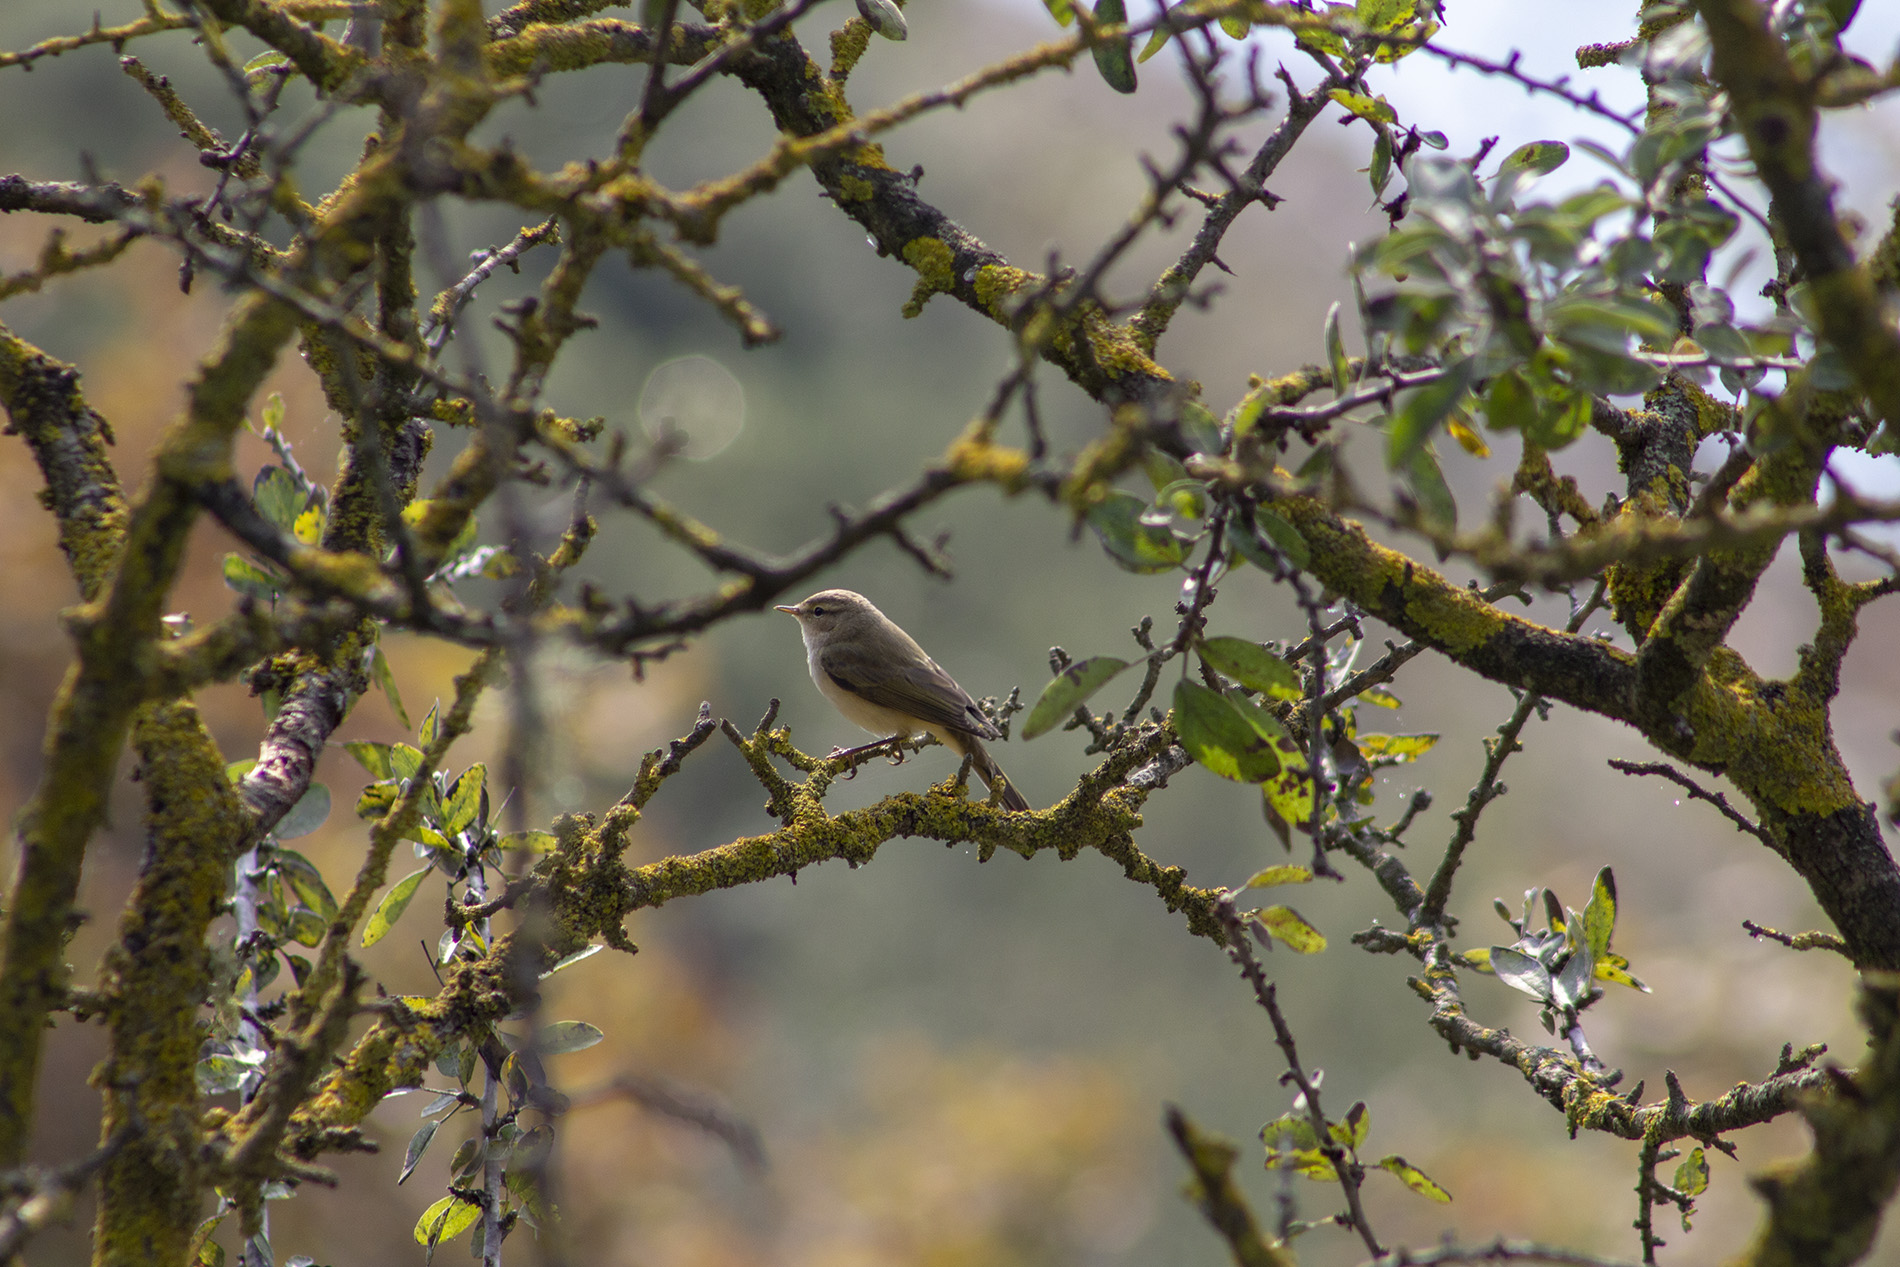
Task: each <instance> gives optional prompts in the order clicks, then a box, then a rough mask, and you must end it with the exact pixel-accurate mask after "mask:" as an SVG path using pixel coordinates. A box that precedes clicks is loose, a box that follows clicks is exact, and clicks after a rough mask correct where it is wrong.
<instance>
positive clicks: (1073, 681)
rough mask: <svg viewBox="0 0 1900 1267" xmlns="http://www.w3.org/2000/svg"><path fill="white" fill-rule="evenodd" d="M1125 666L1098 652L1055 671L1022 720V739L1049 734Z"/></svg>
mask: <svg viewBox="0 0 1900 1267" xmlns="http://www.w3.org/2000/svg"><path fill="white" fill-rule="evenodd" d="M1127 667H1128V661H1126V660H1122V659H1119V658H1117V657H1115V656H1112V655H1098V656H1090V657H1089V658H1088V659H1086V660H1078V661H1077V662H1076V663H1074V664H1071V665H1070V666H1069V667H1068V668H1066V669H1064V670H1062V672H1060V673H1058V674H1056V675H1055V677H1053V678H1051V679H1050V680H1049V685H1047V686H1045V687H1043V688H1042V694H1041V695H1038V696H1037V697H1036V702H1035V704H1034V705H1033V706H1032V707H1031V708H1030V710H1029V716H1028V717H1026V718H1024V719H1023V738H1024V739H1025V740H1029V739H1034V738H1036V737H1037V736H1038V735H1045V734H1048V733H1049V732H1050V731H1051V730H1053V729H1055V728H1056V727H1057V726H1058V725H1060V724H1061V723H1062V722H1063V721H1064V720H1065V719H1066V718H1067V717H1068V716H1069V714H1071V713H1073V712H1074V711H1075V710H1076V709H1077V708H1079V707H1080V706H1081V705H1082V704H1083V703H1084V702H1085V701H1087V699H1088V698H1089V696H1091V695H1093V694H1095V692H1096V691H1098V690H1100V689H1101V688H1102V687H1104V686H1106V685H1107V684H1108V683H1109V681H1110V680H1111V679H1113V678H1114V677H1115V675H1116V674H1118V673H1120V672H1121V671H1122V670H1123V669H1125V668H1127Z"/></svg>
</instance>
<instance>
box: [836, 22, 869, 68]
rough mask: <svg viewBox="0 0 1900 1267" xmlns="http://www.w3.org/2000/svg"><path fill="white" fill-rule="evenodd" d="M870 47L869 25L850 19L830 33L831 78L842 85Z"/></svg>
mask: <svg viewBox="0 0 1900 1267" xmlns="http://www.w3.org/2000/svg"><path fill="white" fill-rule="evenodd" d="M870 46H871V24H870V23H869V22H866V21H865V20H864V19H863V18H852V19H851V20H850V21H848V22H846V23H845V24H844V25H843V26H841V27H839V28H838V29H837V30H835V31H833V32H832V33H831V77H832V78H833V79H834V80H837V81H838V82H840V83H842V82H843V81H844V79H845V77H846V76H847V75H849V74H850V73H851V72H852V71H853V70H854V69H856V68H857V64H858V59H859V58H860V57H863V56H864V50H865V49H867V48H869V47H870Z"/></svg>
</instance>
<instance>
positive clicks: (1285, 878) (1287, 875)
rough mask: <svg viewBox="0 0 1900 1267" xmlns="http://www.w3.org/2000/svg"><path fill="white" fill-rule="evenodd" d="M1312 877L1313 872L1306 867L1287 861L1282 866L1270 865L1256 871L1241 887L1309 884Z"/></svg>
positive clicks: (1257, 887) (1260, 887) (1262, 887)
mask: <svg viewBox="0 0 1900 1267" xmlns="http://www.w3.org/2000/svg"><path fill="white" fill-rule="evenodd" d="M1312 879H1313V873H1312V872H1311V871H1309V870H1307V869H1306V868H1305V867H1302V866H1298V865H1295V864H1293V863H1286V864H1284V865H1282V866H1278V867H1268V868H1267V869H1266V870H1264V871H1256V872H1254V873H1253V876H1252V877H1251V878H1250V879H1248V881H1247V883H1245V884H1243V885H1241V886H1240V887H1241V888H1243V889H1265V888H1271V887H1273V886H1274V885H1277V884H1307V883H1309V882H1311V880H1312Z"/></svg>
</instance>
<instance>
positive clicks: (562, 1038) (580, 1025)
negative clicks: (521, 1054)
mask: <svg viewBox="0 0 1900 1267" xmlns="http://www.w3.org/2000/svg"><path fill="white" fill-rule="evenodd" d="M605 1037H607V1036H606V1035H605V1034H603V1033H601V1032H600V1029H599V1027H598V1026H594V1025H589V1024H588V1023H587V1022H586V1021H556V1022H554V1023H553V1024H552V1025H547V1026H543V1027H542V1030H541V1032H540V1034H539V1035H537V1036H536V1038H535V1050H536V1051H538V1052H540V1053H541V1054H542V1055H543V1056H560V1055H565V1054H566V1053H568V1052H570V1051H585V1050H586V1049H587V1048H589V1047H592V1046H593V1045H594V1044H595V1043H597V1042H599V1041H600V1040H601V1039H603V1038H605Z"/></svg>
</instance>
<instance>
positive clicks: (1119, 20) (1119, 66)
mask: <svg viewBox="0 0 1900 1267" xmlns="http://www.w3.org/2000/svg"><path fill="white" fill-rule="evenodd" d="M1127 21H1128V10H1127V8H1126V7H1125V6H1124V5H1123V3H1122V0H1097V3H1096V5H1095V25H1097V26H1121V25H1123V24H1125V23H1126V22H1127ZM1134 49H1135V41H1134V40H1133V39H1132V38H1131V37H1129V36H1123V37H1122V38H1120V39H1118V40H1109V41H1108V42H1107V43H1104V44H1097V45H1096V46H1095V47H1094V48H1092V49H1090V50H1089V51H1090V52H1092V53H1094V54H1095V69H1096V70H1098V71H1100V72H1101V73H1102V82H1104V83H1106V84H1107V85H1108V86H1109V87H1110V88H1113V89H1114V90H1115V91H1116V92H1133V91H1134V90H1135V56H1134Z"/></svg>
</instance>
